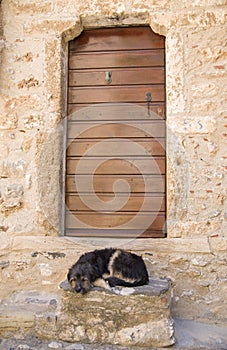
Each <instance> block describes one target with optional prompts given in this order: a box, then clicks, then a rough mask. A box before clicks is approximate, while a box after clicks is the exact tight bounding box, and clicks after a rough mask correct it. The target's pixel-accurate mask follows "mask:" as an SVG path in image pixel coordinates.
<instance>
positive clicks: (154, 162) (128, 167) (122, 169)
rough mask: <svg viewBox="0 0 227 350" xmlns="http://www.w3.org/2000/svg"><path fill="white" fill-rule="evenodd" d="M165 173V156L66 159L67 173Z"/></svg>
mask: <svg viewBox="0 0 227 350" xmlns="http://www.w3.org/2000/svg"><path fill="white" fill-rule="evenodd" d="M164 173H165V158H164V157H163V158H161V157H157V158H154V157H152V158H151V157H147V158H145V157H144V158H135V157H127V158H126V159H122V157H121V159H120V158H119V159H109V160H106V159H105V158H88V157H83V158H81V159H77V158H68V159H67V174H68V175H75V174H78V175H83V174H85V175H86V174H87V175H88V174H96V175H107V174H109V175H111V174H112V175H119V174H123V175H126V174H132V175H134V174H144V175H145V174H147V175H151V174H154V175H160V174H164Z"/></svg>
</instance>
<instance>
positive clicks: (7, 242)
mask: <svg viewBox="0 0 227 350" xmlns="http://www.w3.org/2000/svg"><path fill="white" fill-rule="evenodd" d="M5 230H6V231H7V227H5V226H3V225H1V226H0V232H1V233H0V252H1V250H7V249H9V248H10V247H11V242H12V238H11V237H10V235H9V234H7V233H6V232H4V231H5ZM0 255H1V253H0Z"/></svg>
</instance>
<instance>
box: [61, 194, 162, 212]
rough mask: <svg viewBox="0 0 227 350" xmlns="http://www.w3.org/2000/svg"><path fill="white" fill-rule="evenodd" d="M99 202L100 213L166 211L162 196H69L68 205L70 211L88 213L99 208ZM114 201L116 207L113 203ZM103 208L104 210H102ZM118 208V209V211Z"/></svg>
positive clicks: (67, 198) (67, 197)
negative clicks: (98, 202) (98, 203)
mask: <svg viewBox="0 0 227 350" xmlns="http://www.w3.org/2000/svg"><path fill="white" fill-rule="evenodd" d="M97 200H99V201H100V202H101V203H100V208H99V211H101V212H105V211H108V210H109V211H111V208H112V211H115V212H116V210H117V212H125V211H126V212H127V211H130V212H139V211H140V212H161V211H162V212H163V211H165V198H164V196H163V195H161V194H159V195H158V194H155V195H154V194H153V195H152V194H149V195H148V194H146V195H144V194H129V196H128V197H127V195H126V194H119V193H118V194H116V193H115V194H113V195H110V194H99V195H98V197H97V196H96V195H95V194H87V193H83V194H82V193H80V194H67V196H66V205H67V209H68V210H70V211H87V212H90V211H91V209H94V208H95V207H96V208H97V205H96V203H97ZM113 200H114V206H113V205H112V204H113V202H112V201H113ZM102 206H103V208H102ZM116 208H117V209H116Z"/></svg>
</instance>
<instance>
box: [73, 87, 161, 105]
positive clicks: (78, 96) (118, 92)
mask: <svg viewBox="0 0 227 350" xmlns="http://www.w3.org/2000/svg"><path fill="white" fill-rule="evenodd" d="M148 92H150V93H151V96H152V101H155V102H159V101H160V102H163V101H164V100H165V91H164V89H163V86H162V85H149V86H146V85H137V86H135V85H132V86H106V87H96V88H95V89H94V88H92V87H83V88H82V87H78V88H77V87H69V90H68V100H69V103H86V102H88V101H89V102H90V103H97V102H98V103H104V102H134V103H135V102H146V94H147V93H148Z"/></svg>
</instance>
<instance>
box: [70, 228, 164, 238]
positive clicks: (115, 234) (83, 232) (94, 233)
mask: <svg viewBox="0 0 227 350" xmlns="http://www.w3.org/2000/svg"><path fill="white" fill-rule="evenodd" d="M65 235H66V236H69V237H89V238H91V237H102V238H104V239H105V238H164V237H166V232H165V229H164V230H161V231H160V230H154V229H153V230H152V229H148V230H145V232H142V233H141V232H140V231H139V232H138V230H113V229H112V230H103V229H93V230H92V229H81V228H80V229H76V228H74V229H68V228H66V230H65Z"/></svg>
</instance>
